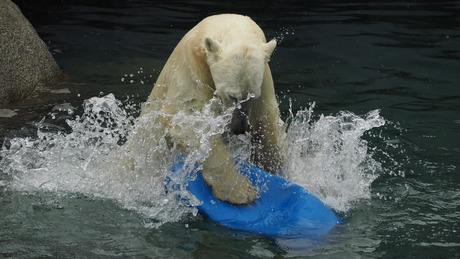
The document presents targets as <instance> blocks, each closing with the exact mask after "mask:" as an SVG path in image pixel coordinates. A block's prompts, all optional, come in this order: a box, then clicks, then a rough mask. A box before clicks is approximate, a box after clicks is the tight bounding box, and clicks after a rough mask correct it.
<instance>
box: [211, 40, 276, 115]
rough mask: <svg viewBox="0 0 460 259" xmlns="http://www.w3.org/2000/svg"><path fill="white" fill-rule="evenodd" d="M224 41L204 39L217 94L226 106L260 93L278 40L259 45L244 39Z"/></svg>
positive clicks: (257, 95)
mask: <svg viewBox="0 0 460 259" xmlns="http://www.w3.org/2000/svg"><path fill="white" fill-rule="evenodd" d="M222 45H223V44H221V43H220V42H218V41H217V40H214V39H211V38H209V37H206V38H205V39H204V46H205V50H206V57H207V63H208V66H209V69H210V71H211V75H212V79H213V81H214V85H215V88H216V91H215V94H216V95H217V96H218V97H219V98H220V99H221V100H222V104H223V105H224V107H225V108H229V107H231V106H233V105H235V104H236V103H238V102H239V103H242V102H246V101H248V100H250V99H252V98H257V97H259V96H260V94H261V88H262V81H263V77H264V72H265V65H266V63H267V62H268V60H269V58H270V55H271V54H272V52H273V50H274V49H275V47H276V41H275V40H272V41H270V42H268V43H260V44H259V45H255V44H245V43H244V42H238V43H235V44H229V45H226V46H222Z"/></svg>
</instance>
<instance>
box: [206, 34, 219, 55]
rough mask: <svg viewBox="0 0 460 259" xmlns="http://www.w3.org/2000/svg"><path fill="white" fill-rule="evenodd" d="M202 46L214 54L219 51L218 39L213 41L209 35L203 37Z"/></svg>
mask: <svg viewBox="0 0 460 259" xmlns="http://www.w3.org/2000/svg"><path fill="white" fill-rule="evenodd" d="M204 46H205V47H206V50H207V52H208V53H212V54H214V55H219V53H220V43H219V42H218V41H215V40H213V39H211V38H209V37H206V38H205V39H204Z"/></svg>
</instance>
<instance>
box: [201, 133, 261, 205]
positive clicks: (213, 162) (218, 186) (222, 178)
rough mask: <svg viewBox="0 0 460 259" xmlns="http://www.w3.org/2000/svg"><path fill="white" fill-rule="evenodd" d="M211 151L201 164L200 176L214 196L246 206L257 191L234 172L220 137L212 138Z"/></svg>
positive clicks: (253, 198) (246, 179)
mask: <svg viewBox="0 0 460 259" xmlns="http://www.w3.org/2000/svg"><path fill="white" fill-rule="evenodd" d="M210 141H211V151H210V153H209V156H208V157H207V158H206V159H205V161H204V163H203V170H202V175H203V179H204V180H205V182H206V183H207V184H208V185H209V186H210V187H211V189H212V192H213V194H214V196H215V197H216V198H217V199H219V200H223V201H228V202H230V203H233V204H248V203H251V202H253V201H254V200H255V199H256V198H257V196H258V192H257V189H256V188H255V187H254V186H253V185H252V184H251V182H250V181H249V180H248V178H246V177H245V176H244V175H242V174H240V173H239V172H237V171H236V169H235V165H234V164H233V162H232V159H231V156H230V152H229V151H228V149H227V147H226V146H225V144H224V142H223V140H222V137H221V136H220V135H216V136H212V137H211V139H210Z"/></svg>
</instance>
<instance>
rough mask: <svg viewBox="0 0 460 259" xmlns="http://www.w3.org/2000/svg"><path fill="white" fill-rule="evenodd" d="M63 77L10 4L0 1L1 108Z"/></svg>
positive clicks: (35, 35) (32, 30)
mask: <svg viewBox="0 0 460 259" xmlns="http://www.w3.org/2000/svg"><path fill="white" fill-rule="evenodd" d="M62 76H63V74H62V71H61V69H60V68H59V66H58V65H57V63H56V61H55V60H54V58H53V56H52V55H51V53H50V52H49V51H48V48H47V46H46V44H45V43H44V42H43V41H42V40H41V39H40V37H39V36H38V34H37V32H36V31H35V29H34V28H33V27H32V25H31V24H30V23H29V21H28V20H27V19H26V18H25V17H24V16H23V14H22V12H21V10H19V8H18V7H17V6H16V5H15V4H14V3H12V2H11V1H10V0H0V106H2V105H5V104H8V103H12V102H15V101H18V100H21V99H23V98H25V97H27V96H28V95H29V94H30V93H31V92H32V91H33V90H34V89H35V87H36V86H37V84H40V83H51V82H55V81H57V80H59V79H60V78H62Z"/></svg>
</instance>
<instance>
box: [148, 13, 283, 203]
mask: <svg viewBox="0 0 460 259" xmlns="http://www.w3.org/2000/svg"><path fill="white" fill-rule="evenodd" d="M275 47H276V41H275V40H272V41H270V42H268V43H267V42H266V39H265V36H264V33H263V31H262V30H261V29H260V27H259V26H258V25H257V24H256V23H255V22H254V21H253V20H251V18H249V17H246V16H242V15H236V14H221V15H215V16H210V17H207V18H205V19H204V20H202V21H201V22H200V23H198V24H197V25H196V26H195V27H193V28H192V29H191V30H190V31H189V32H188V33H187V34H186V35H185V36H184V37H183V38H182V39H181V40H180V42H179V43H178V45H177V46H176V47H175V49H174V51H173V52H172V54H171V56H170V57H169V59H168V60H167V62H166V64H165V66H164V67H163V69H162V71H161V73H160V75H159V77H158V79H157V81H156V83H155V85H154V87H153V90H152V92H151V94H150V96H149V97H148V100H147V102H146V104H145V105H144V107H143V108H142V112H141V116H142V115H143V114H146V113H148V112H149V111H152V110H160V111H161V112H162V113H164V114H175V113H178V112H187V111H191V110H194V111H200V110H201V109H202V108H203V107H204V106H205V105H206V104H207V103H209V102H210V100H211V99H212V98H213V97H216V96H217V97H218V98H220V100H221V102H220V104H221V106H222V107H221V108H222V109H221V110H222V111H223V110H225V109H227V108H229V107H231V106H235V105H237V104H240V105H239V107H240V108H238V109H236V110H234V112H233V115H232V119H231V122H230V125H229V127H228V128H229V129H228V131H229V132H230V133H231V134H239V133H246V132H249V134H251V136H252V143H253V144H252V145H253V149H252V150H254V151H253V153H254V154H253V159H254V162H255V163H256V165H258V166H260V167H263V168H264V169H265V170H268V171H270V172H276V171H278V170H279V169H280V168H281V167H282V161H283V157H282V154H281V152H280V148H281V145H282V140H283V138H284V130H283V122H282V120H281V119H280V115H279V109H278V104H277V100H276V96H275V90H274V86H273V79H272V75H271V72H270V68H269V66H268V61H269V57H270V55H271V54H272V52H273V50H274V49H275ZM168 118H169V117H168V116H164V117H163V118H162V119H161V122H160V123H162V124H163V126H164V127H166V128H167V127H172V126H170V125H169V119H168ZM190 130H193V129H180V128H174V129H173V128H171V129H169V130H168V132H169V139H170V140H171V141H173V142H175V144H178V145H179V146H180V145H181V144H182V143H181V142H182V141H183V138H184V136H188V135H189V134H187V132H185V131H190ZM210 143H211V150H210V151H209V156H208V157H207V158H206V159H205V160H204V162H203V169H202V175H203V178H204V180H205V182H206V183H207V184H208V185H209V186H210V187H211V189H212V191H213V194H214V196H215V197H216V198H218V199H220V200H223V201H227V202H230V203H233V204H247V203H250V202H252V201H253V200H255V199H256V198H257V196H258V190H256V188H255V187H254V186H252V184H251V183H250V181H249V180H248V179H247V178H246V177H245V176H243V175H241V174H240V173H238V172H237V170H236V168H235V165H234V163H233V161H232V156H231V154H230V151H229V149H228V146H227V144H226V143H225V138H224V136H223V135H215V136H212V137H211V139H210ZM183 146H184V149H187V147H186V145H183ZM183 151H184V152H189V150H183Z"/></svg>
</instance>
